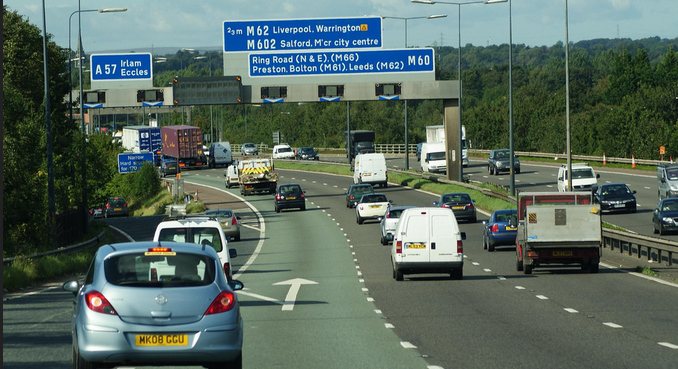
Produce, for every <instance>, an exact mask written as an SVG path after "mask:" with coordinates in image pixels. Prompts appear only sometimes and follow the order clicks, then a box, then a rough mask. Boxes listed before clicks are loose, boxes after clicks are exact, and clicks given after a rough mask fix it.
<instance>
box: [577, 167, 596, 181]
mask: <svg viewBox="0 0 678 369" xmlns="http://www.w3.org/2000/svg"><path fill="white" fill-rule="evenodd" d="M584 178H596V176H594V175H593V169H591V168H583V169H572V179H584Z"/></svg>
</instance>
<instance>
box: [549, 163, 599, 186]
mask: <svg viewBox="0 0 678 369" xmlns="http://www.w3.org/2000/svg"><path fill="white" fill-rule="evenodd" d="M598 178H600V174H596V172H594V171H593V168H591V167H590V166H589V165H588V164H587V163H576V164H572V191H596V190H597V189H598ZM567 190H568V189H567V164H563V165H562V166H561V167H560V169H558V192H565V191H567Z"/></svg>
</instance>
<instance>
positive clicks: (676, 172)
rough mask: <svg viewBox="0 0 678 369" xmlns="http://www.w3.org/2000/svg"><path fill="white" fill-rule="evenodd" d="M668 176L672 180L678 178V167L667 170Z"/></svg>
mask: <svg viewBox="0 0 678 369" xmlns="http://www.w3.org/2000/svg"><path fill="white" fill-rule="evenodd" d="M666 177H668V179H669V180H671V181H675V180H676V179H678V169H668V170H667V171H666Z"/></svg>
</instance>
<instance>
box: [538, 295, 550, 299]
mask: <svg viewBox="0 0 678 369" xmlns="http://www.w3.org/2000/svg"><path fill="white" fill-rule="evenodd" d="M537 298H538V299H540V300H548V299H549V298H548V297H546V296H544V295H537Z"/></svg>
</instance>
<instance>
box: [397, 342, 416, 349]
mask: <svg viewBox="0 0 678 369" xmlns="http://www.w3.org/2000/svg"><path fill="white" fill-rule="evenodd" d="M400 346H402V347H404V348H411V349H416V348H417V346H415V345H413V344H411V343H409V342H407V341H402V342H400Z"/></svg>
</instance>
